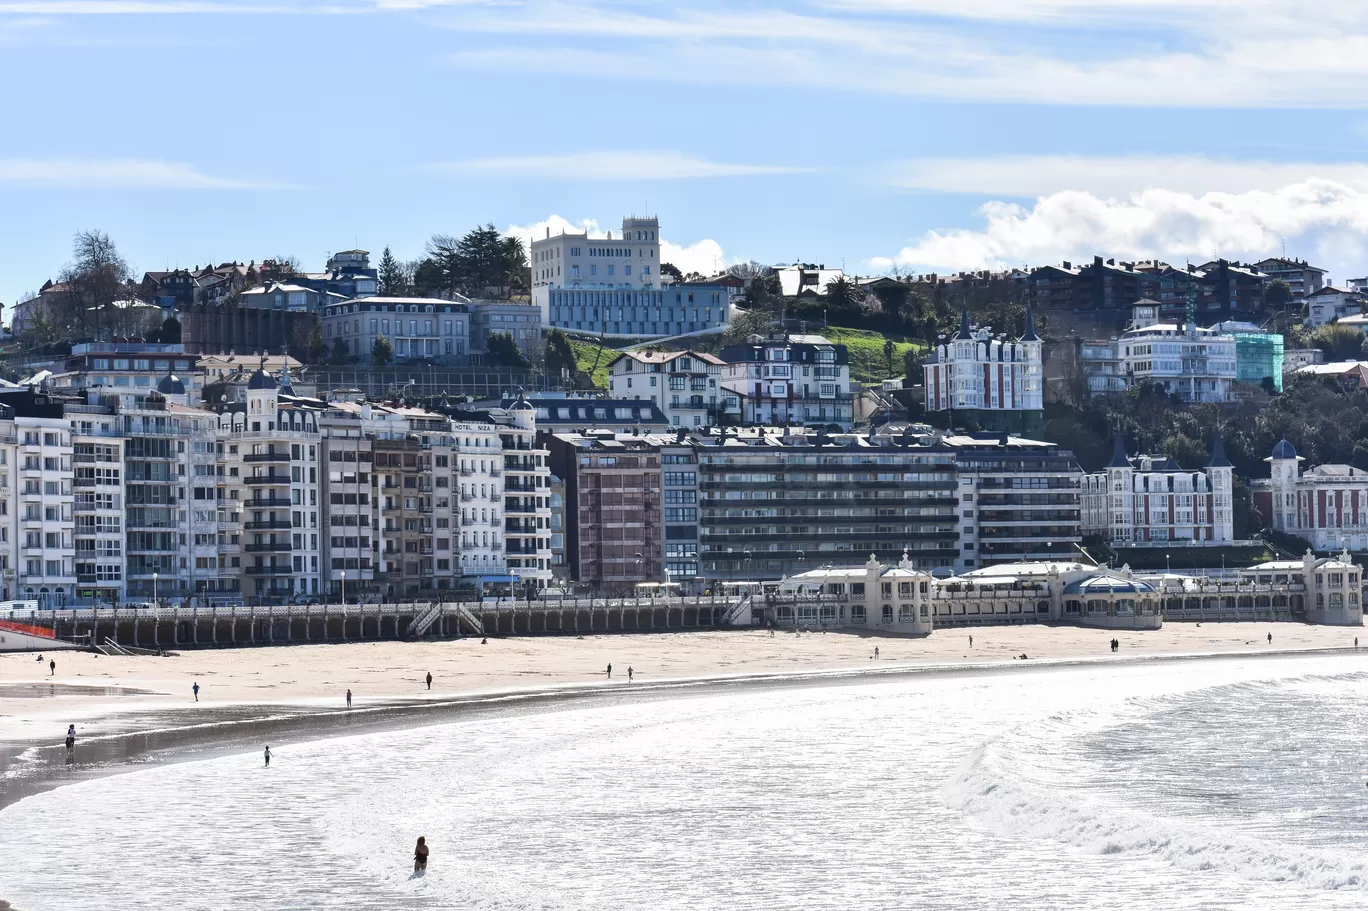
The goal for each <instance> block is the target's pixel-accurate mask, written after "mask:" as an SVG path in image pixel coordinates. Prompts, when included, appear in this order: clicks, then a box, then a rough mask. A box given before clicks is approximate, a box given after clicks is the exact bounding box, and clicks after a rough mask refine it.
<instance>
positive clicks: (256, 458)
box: [242, 452, 290, 462]
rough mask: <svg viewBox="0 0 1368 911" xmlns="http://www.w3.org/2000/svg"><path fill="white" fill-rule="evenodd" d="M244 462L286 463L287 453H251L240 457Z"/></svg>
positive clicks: (287, 459) (288, 458) (288, 459)
mask: <svg viewBox="0 0 1368 911" xmlns="http://www.w3.org/2000/svg"><path fill="white" fill-rule="evenodd" d="M242 461H244V462H288V461H290V454H289V453H288V452H253V453H250V454H248V455H245V456H243V457H242Z"/></svg>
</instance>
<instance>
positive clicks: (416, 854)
mask: <svg viewBox="0 0 1368 911" xmlns="http://www.w3.org/2000/svg"><path fill="white" fill-rule="evenodd" d="M427 861H428V846H427V839H426V838H425V837H423V836H422V835H419V836H418V845H417V847H415V848H414V849H413V872H414V873H426V872H427Z"/></svg>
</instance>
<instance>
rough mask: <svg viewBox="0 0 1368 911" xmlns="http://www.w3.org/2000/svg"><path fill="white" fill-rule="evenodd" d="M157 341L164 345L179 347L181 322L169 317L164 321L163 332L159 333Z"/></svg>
mask: <svg viewBox="0 0 1368 911" xmlns="http://www.w3.org/2000/svg"><path fill="white" fill-rule="evenodd" d="M157 341H159V342H161V343H162V344H163V345H179V344H180V343H181V324H180V320H178V319H176V318H175V317H174V316H168V317H167V318H166V319H164V320H162V324H161V331H159V332H158V333H157Z"/></svg>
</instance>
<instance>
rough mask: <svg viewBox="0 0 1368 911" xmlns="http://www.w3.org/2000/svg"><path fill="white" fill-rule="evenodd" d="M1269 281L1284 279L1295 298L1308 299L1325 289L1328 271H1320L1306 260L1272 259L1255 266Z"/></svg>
mask: <svg viewBox="0 0 1368 911" xmlns="http://www.w3.org/2000/svg"><path fill="white" fill-rule="evenodd" d="M1254 268H1256V269H1258V270H1259V271H1260V272H1262V273H1263V274H1264V275H1266V276H1268V280H1269V281H1272V280H1273V279H1279V278H1280V279H1282V280H1283V281H1285V282H1287V285H1288V287H1289V288H1291V289H1292V296H1293V297H1294V298H1301V297H1308V296H1310V295H1312V294H1315V293H1316V292H1317V291H1319V290H1320V289H1321V288H1324V287H1325V274H1326V270H1324V269H1319V268H1317V267H1315V266H1313V265H1311V264H1310V263H1308V262H1307V261H1306V260H1304V259H1287V258H1286V257H1276V256H1275V257H1271V258H1269V259H1265V260H1261V261H1259V262H1257V263H1255V264H1254Z"/></svg>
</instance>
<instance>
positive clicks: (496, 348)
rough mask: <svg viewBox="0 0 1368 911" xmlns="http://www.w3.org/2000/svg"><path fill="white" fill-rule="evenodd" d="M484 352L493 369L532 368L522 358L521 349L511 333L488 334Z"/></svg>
mask: <svg viewBox="0 0 1368 911" xmlns="http://www.w3.org/2000/svg"><path fill="white" fill-rule="evenodd" d="M485 350H486V351H488V352H489V360H490V363H491V364H492V365H493V366H495V367H511V368H514V369H520V370H526V369H527V368H528V367H530V366H532V365H531V364H530V363H529V362H528V360H527V358H526V357H524V356H523V353H522V349H521V348H519V347H518V343H517V341H516V340H515V339H514V338H513V336H512V334H511V333H508V332H491V333H489V339H488V340H487V341H486V342H485Z"/></svg>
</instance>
